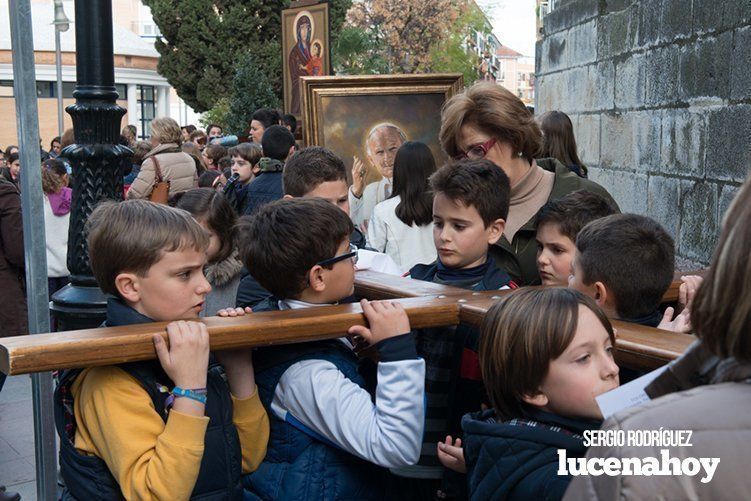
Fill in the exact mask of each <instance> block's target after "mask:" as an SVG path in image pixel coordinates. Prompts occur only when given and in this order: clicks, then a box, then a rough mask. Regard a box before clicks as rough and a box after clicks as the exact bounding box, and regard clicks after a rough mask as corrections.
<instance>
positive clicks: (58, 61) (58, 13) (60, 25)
mask: <svg viewBox="0 0 751 501" xmlns="http://www.w3.org/2000/svg"><path fill="white" fill-rule="evenodd" d="M54 1H55V20H54V21H52V24H53V25H54V26H55V69H56V70H57V129H58V136H60V137H62V136H63V129H65V125H64V121H63V62H62V54H61V51H60V33H62V32H63V31H68V29H70V20H69V19H68V16H66V15H65V11H64V10H63V0H54Z"/></svg>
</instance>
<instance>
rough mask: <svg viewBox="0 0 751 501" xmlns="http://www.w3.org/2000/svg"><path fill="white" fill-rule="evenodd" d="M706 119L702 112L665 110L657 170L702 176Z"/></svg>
mask: <svg viewBox="0 0 751 501" xmlns="http://www.w3.org/2000/svg"><path fill="white" fill-rule="evenodd" d="M705 144H706V120H705V115H704V112H696V111H690V110H687V109H680V108H679V109H667V110H665V111H664V112H663V117H662V148H661V155H660V172H664V173H668V174H681V175H684V176H696V177H703V176H704V154H705V151H706V149H705Z"/></svg>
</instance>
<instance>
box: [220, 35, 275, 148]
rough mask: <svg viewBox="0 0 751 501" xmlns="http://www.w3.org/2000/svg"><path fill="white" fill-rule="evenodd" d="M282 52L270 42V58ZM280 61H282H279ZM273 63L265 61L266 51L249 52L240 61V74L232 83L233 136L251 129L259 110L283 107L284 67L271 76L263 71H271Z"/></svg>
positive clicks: (229, 124)
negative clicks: (282, 74) (281, 89)
mask: <svg viewBox="0 0 751 501" xmlns="http://www.w3.org/2000/svg"><path fill="white" fill-rule="evenodd" d="M279 50H281V49H280V47H279V44H278V43H276V42H275V43H269V44H267V46H266V47H265V48H264V51H265V52H267V53H268V54H266V55H265V56H266V57H268V56H269V54H271V53H276V52H277V51H279ZM276 60H277V61H278V59H276ZM272 64H273V63H272V62H270V61H268V60H267V61H264V54H263V51H259V53H258V54H254V53H253V52H246V53H245V54H243V56H242V57H241V58H240V61H238V65H237V72H236V73H235V78H234V79H233V81H232V97H231V98H230V100H229V110H228V111H229V112H228V115H227V122H226V124H227V128H228V130H229V131H231V132H232V133H233V134H241V133H243V132H244V131H246V130H247V129H248V126H249V125H250V120H251V116H252V115H253V112H254V111H255V110H257V109H258V108H266V107H268V108H279V107H281V104H282V103H281V100H280V99H279V94H278V90H279V89H278V87H280V86H281V84H280V82H281V72H282V70H281V66H280V65H279V64H277V65H276V68H275V70H276V71H275V72H274V73H273V74H268V73H266V72H264V71H262V68H269V67H271V66H272Z"/></svg>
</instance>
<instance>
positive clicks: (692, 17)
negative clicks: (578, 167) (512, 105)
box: [536, 0, 751, 263]
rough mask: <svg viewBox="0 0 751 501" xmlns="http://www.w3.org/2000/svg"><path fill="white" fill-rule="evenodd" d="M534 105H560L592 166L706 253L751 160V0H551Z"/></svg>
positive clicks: (680, 244)
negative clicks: (552, 0)
mask: <svg viewBox="0 0 751 501" xmlns="http://www.w3.org/2000/svg"><path fill="white" fill-rule="evenodd" d="M536 56H537V57H536V72H537V81H536V88H537V96H536V113H543V112H545V111H548V110H561V111H564V112H566V113H567V114H569V116H570V117H571V119H572V121H573V123H574V130H575V132H576V137H577V142H578V146H579V151H580V154H581V156H582V161H583V162H584V163H585V164H586V165H587V166H588V167H589V168H590V178H591V179H593V180H595V181H597V182H598V183H600V184H602V185H603V186H604V187H606V188H607V189H608V190H609V191H610V193H612V194H613V196H614V197H615V199H616V200H617V201H618V203H619V204H620V206H621V209H622V210H623V211H624V212H636V213H640V214H646V215H649V216H651V217H654V218H655V219H657V220H659V221H660V222H661V223H662V224H663V225H664V226H665V227H666V228H667V229H668V230H669V231H670V233H671V234H672V235H673V237H674V238H675V241H676V248H677V250H678V255H679V256H680V257H682V258H685V259H688V260H691V261H695V262H699V263H707V262H708V261H709V259H710V258H711V254H712V250H713V248H714V246H715V243H716V240H717V235H718V233H719V227H720V224H721V219H722V214H723V213H724V212H725V209H726V208H727V207H728V204H729V203H730V201H731V200H732V197H733V195H734V194H735V192H736V190H737V188H738V186H739V185H740V183H741V182H742V181H743V179H744V178H745V176H746V174H747V172H748V171H749V165H750V163H751V0H559V1H558V2H557V7H556V9H555V10H554V11H553V12H551V13H550V14H549V15H548V16H546V17H545V19H544V37H543V39H542V40H541V41H540V42H538V44H537V54H536Z"/></svg>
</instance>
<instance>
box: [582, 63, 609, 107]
mask: <svg viewBox="0 0 751 501" xmlns="http://www.w3.org/2000/svg"><path fill="white" fill-rule="evenodd" d="M588 78H589V84H590V85H592V86H593V88H594V90H593V91H592V92H593V99H592V109H593V110H612V109H613V108H614V106H615V64H613V61H603V62H600V63H597V64H594V65H591V66H589V76H588Z"/></svg>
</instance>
